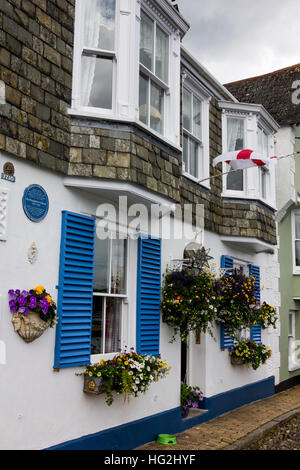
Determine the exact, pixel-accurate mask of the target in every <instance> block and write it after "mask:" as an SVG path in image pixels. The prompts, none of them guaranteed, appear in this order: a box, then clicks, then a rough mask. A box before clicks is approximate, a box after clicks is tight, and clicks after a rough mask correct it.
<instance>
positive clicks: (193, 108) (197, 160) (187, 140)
mask: <svg viewBox="0 0 300 470" xmlns="http://www.w3.org/2000/svg"><path fill="white" fill-rule="evenodd" d="M201 123H202V102H201V101H200V100H199V99H198V98H197V97H196V96H195V95H194V94H193V93H192V92H190V91H189V90H187V89H186V88H183V96H182V124H183V163H184V171H185V172H186V173H188V174H189V175H191V176H193V177H195V178H197V179H198V178H200V177H201V176H202V175H203V145H202V125H201Z"/></svg>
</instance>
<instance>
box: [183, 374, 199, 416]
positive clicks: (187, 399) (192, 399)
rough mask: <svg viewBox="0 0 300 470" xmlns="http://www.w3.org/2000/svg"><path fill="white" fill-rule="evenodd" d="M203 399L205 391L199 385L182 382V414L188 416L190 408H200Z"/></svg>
mask: <svg viewBox="0 0 300 470" xmlns="http://www.w3.org/2000/svg"><path fill="white" fill-rule="evenodd" d="M202 400H203V393H202V392H201V390H200V388H199V387H192V386H190V385H187V384H186V383H182V384H181V396H180V405H181V416H182V417H183V418H185V417H186V416H188V413H189V410H190V408H198V407H199V404H200V401H202Z"/></svg>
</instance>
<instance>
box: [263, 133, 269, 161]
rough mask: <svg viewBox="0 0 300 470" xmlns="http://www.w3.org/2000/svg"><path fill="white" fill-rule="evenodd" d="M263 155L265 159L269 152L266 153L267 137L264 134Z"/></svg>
mask: <svg viewBox="0 0 300 470" xmlns="http://www.w3.org/2000/svg"><path fill="white" fill-rule="evenodd" d="M263 152H264V153H263V155H264V156H265V157H267V156H268V155H269V151H268V136H267V134H266V133H265V132H264V133H263Z"/></svg>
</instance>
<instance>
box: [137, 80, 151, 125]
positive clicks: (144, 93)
mask: <svg viewBox="0 0 300 470" xmlns="http://www.w3.org/2000/svg"><path fill="white" fill-rule="evenodd" d="M148 107H149V80H148V79H147V78H146V77H144V75H140V90H139V108H140V121H142V122H143V123H144V124H148Z"/></svg>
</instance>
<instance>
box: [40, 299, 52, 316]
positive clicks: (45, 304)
mask: <svg viewBox="0 0 300 470" xmlns="http://www.w3.org/2000/svg"><path fill="white" fill-rule="evenodd" d="M39 306H40V307H41V309H42V311H43V313H44V315H46V314H47V312H48V308H49V306H50V304H49V302H48V301H47V299H45V298H44V299H42V300H40V301H39Z"/></svg>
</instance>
